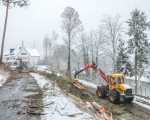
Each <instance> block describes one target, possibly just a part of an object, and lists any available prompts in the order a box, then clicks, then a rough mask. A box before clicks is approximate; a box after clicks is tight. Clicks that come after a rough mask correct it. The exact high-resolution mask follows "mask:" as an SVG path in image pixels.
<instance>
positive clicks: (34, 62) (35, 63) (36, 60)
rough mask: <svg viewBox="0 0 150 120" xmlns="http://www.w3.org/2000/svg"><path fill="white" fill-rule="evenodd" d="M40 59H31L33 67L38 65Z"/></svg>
mask: <svg viewBox="0 0 150 120" xmlns="http://www.w3.org/2000/svg"><path fill="white" fill-rule="evenodd" d="M39 59H40V57H31V59H30V65H31V67H33V66H35V65H37V63H38V61H39Z"/></svg>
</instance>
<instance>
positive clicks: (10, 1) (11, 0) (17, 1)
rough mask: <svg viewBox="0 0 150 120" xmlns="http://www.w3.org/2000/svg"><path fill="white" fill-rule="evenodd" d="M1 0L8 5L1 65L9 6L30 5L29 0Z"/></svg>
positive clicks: (4, 33) (0, 62)
mask: <svg viewBox="0 0 150 120" xmlns="http://www.w3.org/2000/svg"><path fill="white" fill-rule="evenodd" d="M1 2H2V3H3V5H5V6H6V17H5V23H4V31H3V38H2V45H1V57H0V65H1V64H2V60H3V51H4V42H5V35H6V27H7V19H8V10H9V7H12V5H13V6H14V7H15V6H19V7H24V6H28V0H2V1H1Z"/></svg>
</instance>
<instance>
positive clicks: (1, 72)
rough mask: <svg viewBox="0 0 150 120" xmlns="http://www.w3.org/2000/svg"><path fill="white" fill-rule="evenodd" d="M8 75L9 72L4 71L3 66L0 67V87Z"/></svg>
mask: <svg viewBox="0 0 150 120" xmlns="http://www.w3.org/2000/svg"><path fill="white" fill-rule="evenodd" d="M8 77H9V72H7V71H4V70H3V68H0V87H1V86H2V85H3V84H4V83H5V82H6V80H7V78H8Z"/></svg>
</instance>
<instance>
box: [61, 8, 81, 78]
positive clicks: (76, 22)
mask: <svg viewBox="0 0 150 120" xmlns="http://www.w3.org/2000/svg"><path fill="white" fill-rule="evenodd" d="M61 17H62V25H61V28H62V30H63V31H64V32H65V33H66V37H67V39H68V77H69V79H71V68H70V49H71V42H72V40H73V38H74V37H75V36H76V35H77V33H78V28H79V26H80V24H81V21H80V19H79V15H78V12H76V11H75V9H74V8H71V7H66V8H65V9H64V12H63V13H62V14H61Z"/></svg>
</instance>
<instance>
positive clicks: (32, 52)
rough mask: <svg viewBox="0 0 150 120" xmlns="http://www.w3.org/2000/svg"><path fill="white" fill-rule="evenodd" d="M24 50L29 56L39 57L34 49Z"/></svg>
mask: <svg viewBox="0 0 150 120" xmlns="http://www.w3.org/2000/svg"><path fill="white" fill-rule="evenodd" d="M26 50H27V51H28V52H29V54H30V55H31V56H36V57H39V56H40V54H39V52H38V51H37V50H36V49H30V48H27V49H26Z"/></svg>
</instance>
